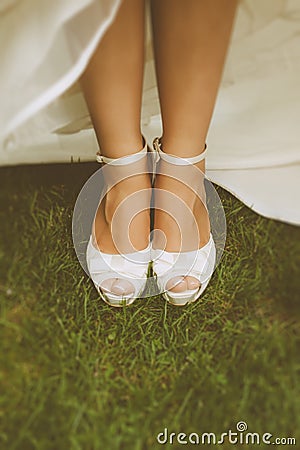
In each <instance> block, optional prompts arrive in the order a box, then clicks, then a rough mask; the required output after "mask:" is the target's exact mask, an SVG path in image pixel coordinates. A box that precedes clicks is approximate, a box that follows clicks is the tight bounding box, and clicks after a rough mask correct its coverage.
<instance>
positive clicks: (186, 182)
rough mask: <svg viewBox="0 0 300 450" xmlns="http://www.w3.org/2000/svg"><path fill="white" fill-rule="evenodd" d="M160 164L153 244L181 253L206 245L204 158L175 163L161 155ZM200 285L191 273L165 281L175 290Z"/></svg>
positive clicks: (156, 185)
mask: <svg viewBox="0 0 300 450" xmlns="http://www.w3.org/2000/svg"><path fill="white" fill-rule="evenodd" d="M163 150H164V153H166V151H165V149H163ZM158 164H159V167H158V171H157V175H156V179H155V186H154V187H155V220H154V229H155V232H154V237H153V248H154V249H164V251H166V252H171V253H173V252H176V253H180V252H181V253H182V252H189V251H193V250H196V249H200V248H202V247H204V246H205V245H206V244H207V243H208V242H209V240H210V222H209V216H208V211H207V209H206V205H205V200H206V197H205V187H204V171H205V164H204V161H200V162H198V163H196V164H193V165H192V164H186V165H173V164H171V163H170V162H168V161H166V160H163V159H161V160H160V161H159V163H158ZM199 287H200V281H199V279H197V278H195V277H193V276H189V275H186V276H184V275H182V276H174V277H171V278H170V279H169V281H168V282H167V284H166V289H167V290H168V291H170V292H173V293H180V292H184V291H187V290H195V289H198V288H199Z"/></svg>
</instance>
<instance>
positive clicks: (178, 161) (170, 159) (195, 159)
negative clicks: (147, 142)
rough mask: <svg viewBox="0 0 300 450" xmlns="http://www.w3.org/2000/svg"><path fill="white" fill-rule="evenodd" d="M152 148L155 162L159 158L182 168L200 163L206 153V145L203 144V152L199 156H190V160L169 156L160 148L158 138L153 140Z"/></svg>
mask: <svg viewBox="0 0 300 450" xmlns="http://www.w3.org/2000/svg"><path fill="white" fill-rule="evenodd" d="M153 148H154V150H155V152H156V155H157V157H156V162H157V161H159V159H160V158H161V159H162V160H163V161H166V162H169V163H171V164H175V165H177V166H184V165H187V164H196V163H197V162H200V161H202V160H203V159H204V158H205V157H206V153H207V145H206V144H205V147H204V150H203V152H202V153H200V155H197V156H192V157H191V158H186V157H184V158H182V157H180V156H175V155H170V154H169V153H165V152H164V151H163V150H162V148H161V142H160V138H158V137H157V138H155V139H154V141H153Z"/></svg>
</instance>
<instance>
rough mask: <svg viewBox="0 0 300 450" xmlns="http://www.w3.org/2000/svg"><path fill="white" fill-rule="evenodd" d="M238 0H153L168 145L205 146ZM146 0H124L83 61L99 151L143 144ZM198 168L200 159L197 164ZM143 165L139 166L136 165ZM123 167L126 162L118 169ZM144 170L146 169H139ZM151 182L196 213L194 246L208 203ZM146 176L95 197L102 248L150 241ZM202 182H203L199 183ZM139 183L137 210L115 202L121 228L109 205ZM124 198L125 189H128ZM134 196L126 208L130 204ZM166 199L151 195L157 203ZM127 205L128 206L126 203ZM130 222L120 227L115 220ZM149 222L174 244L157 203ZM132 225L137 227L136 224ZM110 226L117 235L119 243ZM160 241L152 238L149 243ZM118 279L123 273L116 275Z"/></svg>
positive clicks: (170, 149)
mask: <svg viewBox="0 0 300 450" xmlns="http://www.w3.org/2000/svg"><path fill="white" fill-rule="evenodd" d="M236 3H237V0H214V1H213V2H212V1H211V0H201V2H200V1H199V0H189V1H188V2H186V1H184V0H163V1H162V0H151V9H152V24H153V40H154V50H155V60H156V71H157V81H158V89H159V97H160V104H161V111H162V119H163V138H162V146H163V150H164V151H165V152H166V153H171V154H173V155H177V156H180V157H192V156H195V155H198V154H199V153H201V151H202V150H203V148H204V145H205V141H206V136H207V132H208V127H209V123H210V120H211V116H212V112H213V108H214V104H215V99H216V95H217V91H218V87H219V83H220V79H221V75H222V69H223V65H224V60H225V56H226V50H227V47H228V43H229V38H230V32H231V28H232V24H233V19H234V13H235V9H236ZM144 6H145V5H144V1H143V0H123V2H122V4H121V6H120V8H119V11H118V13H117V16H116V18H115V20H114V22H113V23H112V25H111V26H110V28H109V29H108V31H107V32H106V34H105V36H104V37H103V39H102V40H101V42H100V44H99V46H98V48H97V50H96V51H95V53H94V55H93V57H92V59H91V61H90V63H89V65H88V67H87V69H86V70H85V72H84V74H83V76H82V77H81V86H82V89H83V92H84V95H85V98H86V102H87V105H88V108H89V111H90V114H91V118H92V121H93V125H94V128H95V132H96V135H97V139H98V142H99V146H100V148H101V153H102V154H103V155H105V156H107V157H110V158H119V157H122V156H126V155H129V154H132V153H136V152H137V151H139V150H141V149H142V147H143V142H142V136H141V130H140V114H141V99H142V83H143V67H144V31H145V29H144V25H145V24H144V19H145V17H144V13H145V11H144ZM197 167H199V169H200V170H201V171H202V172H204V171H205V163H204V162H201V163H198V164H197ZM140 169H141V167H139V170H140ZM124 170H125V169H124ZM145 170H146V169H145ZM155 187H156V188H157V189H163V190H165V191H166V192H165V193H164V194H163V193H162V194H161V195H162V196H163V195H166V196H168V194H167V193H168V192H170V193H176V195H179V197H180V198H181V199H182V200H183V201H184V202H185V203H186V204H187V206H188V207H189V208H190V210H191V211H192V213H193V215H194V216H195V218H196V225H197V226H196V228H198V231H199V235H200V239H199V241H198V243H197V245H198V246H199V247H201V246H203V245H205V243H206V242H207V241H208V239H209V233H210V227H209V219H208V216H207V212H206V208H205V206H204V205H203V204H202V202H201V201H200V200H199V199H197V197H196V195H195V193H193V191H192V190H191V189H190V188H188V187H187V186H185V185H183V184H182V183H181V182H179V181H177V180H172V179H171V178H170V177H168V176H163V175H158V176H157V178H156V184H155ZM150 188H151V185H150V177H149V176H148V175H147V174H143V175H136V176H133V177H131V178H130V179H127V180H124V181H122V182H120V183H118V184H117V185H116V186H115V187H113V188H112V189H111V190H110V191H109V193H108V194H107V195H106V197H105V199H104V201H103V202H102V204H101V205H100V207H99V209H98V212H97V214H96V218H95V227H94V231H95V244H96V245H98V247H99V249H100V250H101V251H103V252H105V253H118V252H120V246H121V247H122V251H124V249H125V250H126V249H128V251H132V249H133V248H134V249H135V250H142V249H144V248H145V247H147V245H148V243H149V231H150V218H149V203H150ZM199 189H201V186H200V187H199ZM137 191H139V192H140V193H139V195H138V202H137V203H138V205H139V208H140V209H141V210H143V211H142V212H140V213H139V214H137V215H135V216H134V218H133V220H131V219H132V216H133V214H134V212H133V213H132V215H131V217H130V214H128V210H130V208H131V207H130V200H129V203H128V202H127V205H126V208H124V211H123V216H122V206H121V208H119V210H120V216H119V217H122V218H123V220H121V221H120V229H118V225H117V224H116V225H115V228H114V230H113V229H112V220H113V213H114V211H115V210H116V209H117V208H118V206H119V205H120V204H122V202H123V200H124V199H125V198H128V197H129V196H130V194H135V193H136V192H137ZM129 198H130V197H129ZM136 199H137V197H134V200H132V211H134V205H135V206H136ZM165 200H167V199H163V198H162V199H161V200H160V199H159V198H158V199H157V201H158V203H160V202H164V201H165ZM128 205H129V208H128ZM176 219H177V221H178V223H179V226H180V228H181V231H182V232H183V233H188V232H190V231H189V230H190V229H191V226H193V227H195V223H194V224H193V225H191V223H189V220H186V218H184V217H180V216H178V217H176ZM124 227H125V228H126V230H129V233H128V235H127V234H126V236H125V235H124V234H122V231H121V228H122V229H124ZM154 228H155V229H158V230H161V231H162V232H163V233H164V234H165V236H166V239H167V241H166V248H165V249H166V250H167V251H178V246H179V243H178V239H179V233H178V225H176V223H175V221H174V219H172V218H170V216H169V215H168V214H166V213H164V212H163V211H160V210H159V209H157V210H156V212H155V224H154ZM133 230H135V231H136V230H138V232H134V231H133ZM112 234H114V237H115V236H118V237H119V239H117V240H118V243H117V244H118V245H116V242H114V239H113V237H112ZM155 245H159V242H155V239H154V246H155ZM115 281H116V280H110V281H109V282H108V284H109V286H108V290H111V291H112V292H115V293H118V294H120V292H121V293H123V294H126V293H130V292H131V291H132V286H128V285H127V284H126V283H125V281H124V284H123V285H122V283H121V287H120V280H118V286H117V287H116V288H115V289H114V283H115ZM121 281H122V280H121ZM177 281H179V282H178V284H177V285H176V287H175V288H173V290H175V291H177V292H180V291H183V290H186V289H193V288H195V287H197V286H198V285H199V283H198V281H197V280H196V279H194V278H192V277H184V278H182V279H181V280H177Z"/></svg>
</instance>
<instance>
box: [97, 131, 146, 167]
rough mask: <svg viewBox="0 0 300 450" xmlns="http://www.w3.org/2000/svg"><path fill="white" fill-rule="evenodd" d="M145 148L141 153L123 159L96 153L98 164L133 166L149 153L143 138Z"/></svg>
mask: <svg viewBox="0 0 300 450" xmlns="http://www.w3.org/2000/svg"><path fill="white" fill-rule="evenodd" d="M143 144H144V147H143V148H142V150H140V151H139V152H136V153H133V154H132V155H126V156H122V157H121V158H108V157H107V156H103V155H101V154H100V152H98V153H96V160H97V162H98V163H105V164H110V165H112V166H125V165H126V164H131V163H133V162H137V161H139V160H140V159H142V158H143V157H144V155H145V154H146V153H147V150H148V149H147V142H146V140H145V138H144V137H143Z"/></svg>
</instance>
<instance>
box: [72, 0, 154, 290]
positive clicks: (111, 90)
mask: <svg viewBox="0 0 300 450" xmlns="http://www.w3.org/2000/svg"><path fill="white" fill-rule="evenodd" d="M144 13H145V11H144V0H123V2H122V4H121V6H120V8H119V10H118V12H117V15H116V18H115V20H114V21H113V23H112V25H111V26H110V27H109V29H108V30H107V32H106V34H105V35H104V37H103V38H102V40H101V42H100V44H99V46H98V48H97V50H96V51H95V53H94V55H93V57H92V59H91V61H90V62H89V65H88V67H87V68H86V70H85V72H84V74H83V75H82V77H81V80H80V81H81V86H82V90H83V92H84V95H85V99H86V102H87V105H88V108H89V111H90V114H91V118H92V121H93V125H94V128H95V132H96V135H97V139H98V142H99V146H100V149H101V154H102V155H104V156H106V157H109V158H119V157H122V156H125V155H129V154H132V153H136V152H137V151H139V150H141V149H142V148H143V140H142V135H141V130H140V115H141V98H142V85H143V70H144V26H145V24H144V22H145V17H144ZM139 167H140V165H139ZM110 170H114V167H113V166H112V167H111V168H110ZM117 170H118V169H117ZM122 170H123V172H122V175H126V166H124V168H123V169H122ZM115 174H116V172H114V174H113V175H115ZM149 188H150V181H149V177H148V176H147V174H145V175H136V176H133V177H130V178H128V179H125V180H124V181H122V182H119V183H118V184H117V185H116V186H115V187H113V188H112V189H111V190H110V191H109V192H108V194H107V195H106V197H105V199H104V201H103V202H102V203H101V205H100V207H99V209H98V212H97V215H96V220H95V235H96V241H97V244H98V247H99V249H100V250H101V251H103V252H105V253H120V252H124V253H126V252H128V253H129V252H131V251H133V250H132V246H133V247H134V248H135V249H136V250H142V249H144V248H145V247H147V245H148V236H149V226H150V220H149V202H150V198H149V197H150V194H149V192H148V193H145V192H141V193H140V195H138V203H139V207H140V209H143V208H145V210H144V211H143V212H141V213H140V214H137V215H136V216H135V217H134V218H133V220H131V219H132V216H133V214H132V215H131V214H130V208H131V206H132V210H133V209H134V207H136V201H137V200H136V199H137V197H135V200H134V202H130V200H128V201H127V202H126V206H125V207H123V208H122V207H121V208H119V216H118V221H117V223H114V229H112V218H113V214H114V212H115V210H116V208H117V207H118V206H119V205H120V203H121V202H122V201H123V200H124V199H126V198H128V196H129V195H130V194H133V193H136V192H137V191H139V190H142V189H149ZM135 209H136V208H135ZM134 229H135V233H133V230H134ZM112 235H114V236H112ZM120 236H122V239H121V243H120V242H119V245H116V243H115V239H116V238H118V239H119V241H120ZM128 238H129V239H128ZM120 247H121V248H120ZM118 292H119V289H118ZM124 293H126V292H124Z"/></svg>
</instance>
